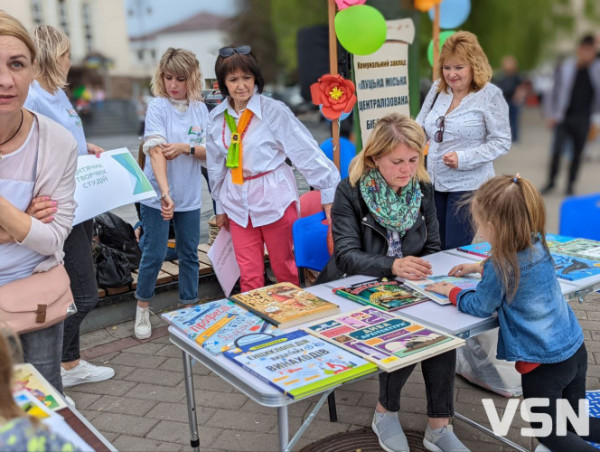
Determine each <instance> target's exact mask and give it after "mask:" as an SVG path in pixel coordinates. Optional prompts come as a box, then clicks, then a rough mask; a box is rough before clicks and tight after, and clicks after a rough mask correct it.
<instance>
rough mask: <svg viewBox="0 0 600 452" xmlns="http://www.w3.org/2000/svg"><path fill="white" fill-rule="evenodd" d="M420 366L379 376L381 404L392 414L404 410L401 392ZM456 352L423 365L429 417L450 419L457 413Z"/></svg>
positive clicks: (430, 360)
mask: <svg viewBox="0 0 600 452" xmlns="http://www.w3.org/2000/svg"><path fill="white" fill-rule="evenodd" d="M415 367H416V364H413V365H412V366H408V367H403V368H402V369H399V370H396V371H394V372H389V373H388V372H382V373H380V374H379V403H381V405H382V406H383V407H384V408H385V409H386V410H388V411H393V412H396V411H400V392H401V391H402V388H403V387H404V384H405V383H406V380H408V377H410V374H411V373H412V371H413V369H414V368H415ZM455 369H456V350H451V351H449V352H446V353H443V354H441V355H438V356H434V357H433V358H429V359H426V360H424V361H422V362H421V370H422V371H423V380H425V394H426V396H427V417H431V418H434V417H441V418H445V417H450V416H452V415H453V414H454V372H455Z"/></svg>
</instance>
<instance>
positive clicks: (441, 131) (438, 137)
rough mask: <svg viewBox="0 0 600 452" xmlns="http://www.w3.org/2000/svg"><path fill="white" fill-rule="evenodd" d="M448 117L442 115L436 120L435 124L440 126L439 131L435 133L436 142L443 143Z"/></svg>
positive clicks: (434, 139)
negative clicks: (445, 123)
mask: <svg viewBox="0 0 600 452" xmlns="http://www.w3.org/2000/svg"><path fill="white" fill-rule="evenodd" d="M445 119H446V118H445V117H444V116H440V117H439V118H437V119H436V120H435V126H436V127H437V128H438V130H437V132H435V133H434V134H433V141H435V142H436V143H441V142H442V141H444V120H445Z"/></svg>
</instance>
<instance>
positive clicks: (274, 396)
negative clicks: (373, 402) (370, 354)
mask: <svg viewBox="0 0 600 452" xmlns="http://www.w3.org/2000/svg"><path fill="white" fill-rule="evenodd" d="M425 259H427V260H428V261H430V262H431V264H432V266H433V274H435V275H439V274H447V273H448V271H449V270H450V268H452V267H453V266H454V265H458V264H460V263H465V262H477V261H479V260H481V258H478V257H477V256H473V255H470V254H467V253H463V252H460V251H456V250H451V251H442V252H439V253H435V254H432V255H429V256H426V257H425ZM367 279H372V277H369V276H364V275H355V276H350V277H348V278H344V279H340V280H337V281H332V282H329V283H326V284H321V285H318V286H313V287H310V288H308V289H307V290H308V291H309V292H312V293H313V294H315V295H317V296H319V297H321V298H323V299H326V300H328V301H332V302H334V303H336V304H338V305H339V306H340V311H341V312H348V311H351V310H354V309H357V308H358V307H360V306H361V305H359V304H358V303H355V302H353V301H351V300H348V299H346V298H343V297H341V296H339V295H335V294H334V293H333V289H334V288H337V287H341V286H347V285H349V284H354V283H358V282H361V281H365V280H367ZM561 288H562V290H563V294H565V296H566V297H577V298H579V300H580V301H582V300H583V297H584V296H585V294H586V293H589V292H591V291H593V290H597V289H598V288H600V275H599V276H595V277H589V278H585V279H582V280H580V281H574V282H571V281H569V282H563V281H562V280H561ZM400 314H401V315H403V316H406V317H409V318H411V319H413V320H415V321H420V322H424V323H427V324H429V325H431V326H433V327H435V328H438V329H440V330H442V331H444V332H446V333H448V334H451V335H454V336H458V337H461V338H463V339H466V338H468V337H472V336H475V335H477V334H479V333H482V332H484V331H487V330H490V329H493V328H495V327H497V326H498V322H497V320H496V318H495V317H494V316H491V317H488V318H479V317H474V316H471V315H469V314H465V313H462V312H459V311H458V310H457V309H456V307H454V306H453V305H444V306H442V305H438V304H437V303H435V302H433V301H429V302H425V303H420V304H417V305H415V306H411V307H409V308H405V309H402V310H401V311H400ZM169 334H170V340H171V342H172V343H173V344H174V345H175V346H177V347H178V348H179V349H181V351H182V353H183V370H184V375H185V391H186V400H187V408H188V420H189V424H190V445H191V446H192V448H193V449H194V450H195V451H197V450H199V446H200V440H199V437H198V421H197V417H196V401H195V397H194V383H193V373H192V366H193V361H194V360H195V361H197V362H199V363H201V364H203V365H204V366H206V367H208V368H209V369H210V370H211V371H212V372H214V373H215V374H217V375H219V376H220V377H221V378H223V379H224V380H225V381H227V382H228V383H230V384H231V385H232V386H234V387H235V388H237V389H238V390H240V391H241V392H242V393H244V394H245V395H247V396H248V397H249V398H250V399H252V400H253V401H255V402H256V403H258V404H260V405H263V406H266V407H272V408H276V409H277V417H278V427H279V428H278V430H279V446H280V450H282V451H289V450H291V449H292V448H293V447H294V445H295V444H296V443H297V442H298V440H299V439H300V437H301V435H302V434H303V433H304V431H306V429H307V428H308V426H309V425H310V423H311V422H312V420H313V419H314V418H315V416H316V414H317V412H318V411H319V410H320V408H321V407H322V406H323V404H324V403H325V401H326V400H327V397H328V396H329V394H331V393H332V392H333V391H334V389H335V388H329V389H326V390H324V391H323V392H321V393H319V394H317V395H318V396H319V397H320V398H319V401H318V402H317V404H316V405H315V407H314V408H313V410H312V411H311V412H310V414H309V415H308V417H307V418H306V419H305V421H304V423H303V424H302V426H301V427H300V428H299V429H298V431H297V432H296V433H295V434H294V436H293V437H292V439H291V440H290V439H289V424H288V406H289V405H291V404H292V403H295V402H296V400H292V399H290V398H289V397H287V396H285V395H284V394H282V393H281V392H279V391H277V390H276V389H275V388H273V387H271V386H270V385H268V384H266V383H264V382H263V381H262V380H260V379H259V378H257V377H255V376H254V375H252V374H250V373H249V372H246V371H244V370H243V369H241V368H240V367H239V366H237V365H236V364H234V363H232V362H231V361H229V360H228V359H226V358H224V357H223V356H220V355H219V356H215V355H212V354H211V353H209V352H207V351H205V350H204V349H202V348H201V347H199V346H198V345H197V344H196V343H195V342H194V341H193V340H191V339H189V338H188V337H187V336H186V335H185V334H184V333H182V332H181V331H179V330H178V329H177V328H175V327H173V326H171V327H169ZM370 375H372V374H370ZM370 375H367V376H370ZM367 376H363V377H361V378H366V377H367ZM357 380H359V379H355V380H352V381H351V382H354V381H357ZM351 382H346V383H344V384H347V383H351ZM302 400H303V399H302ZM455 416H456V417H457V418H458V419H461V420H463V421H464V422H467V423H468V424H469V425H472V426H473V427H476V428H478V429H480V430H482V431H484V432H485V433H487V434H490V435H491V436H494V437H495V438H497V439H498V440H500V441H502V442H503V443H504V444H507V445H509V446H511V447H513V448H515V449H516V450H520V451H525V450H526V449H523V448H522V447H521V446H519V445H518V444H515V443H513V442H512V441H510V440H507V439H506V438H501V437H498V436H496V435H494V433H493V432H492V431H491V430H489V429H487V428H485V427H484V426H482V425H480V424H477V423H476V422H474V421H472V420H471V419H469V418H467V417H465V416H463V415H461V414H460V413H456V412H455Z"/></svg>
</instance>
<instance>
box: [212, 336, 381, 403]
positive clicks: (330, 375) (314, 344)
mask: <svg viewBox="0 0 600 452" xmlns="http://www.w3.org/2000/svg"><path fill="white" fill-rule="evenodd" d="M223 356H225V357H226V358H228V359H230V360H232V361H233V362H234V363H236V364H238V365H239V366H241V367H243V368H244V369H245V370H247V371H249V372H251V373H252V374H254V375H256V376H257V377H258V378H260V379H262V380H263V381H265V382H266V383H268V384H270V385H271V386H273V387H275V388H277V389H278V390H279V391H281V392H283V393H284V394H286V395H287V396H289V397H291V398H292V399H300V398H302V397H307V396H309V395H311V394H314V393H317V392H320V391H323V390H324V389H327V388H330V387H332V386H337V385H339V384H341V383H343V382H345V381H348V380H352V379H355V378H358V377H360V376H363V375H366V374H370V373H372V372H375V371H376V370H377V366H375V365H374V364H372V363H370V362H368V361H366V360H365V359H363V358H361V357H360V356H357V355H356V354H353V353H350V352H348V351H346V350H344V349H343V348H340V347H338V346H337V345H334V344H331V343H329V342H327V341H326V340H324V339H322V338H319V337H315V336H312V335H310V334H308V333H306V332H305V331H301V330H296V331H292V332H290V333H286V334H283V335H281V336H278V337H277V338H274V339H270V340H265V341H261V342H257V343H254V344H250V345H245V346H241V347H239V348H234V349H232V350H229V351H226V352H225V353H224V354H223Z"/></svg>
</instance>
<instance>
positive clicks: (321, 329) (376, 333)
mask: <svg viewBox="0 0 600 452" xmlns="http://www.w3.org/2000/svg"><path fill="white" fill-rule="evenodd" d="M303 329H304V330H305V331H307V332H309V333H310V334H313V335H315V336H317V337H319V338H322V339H325V340H327V341H329V342H331V343H333V344H336V345H339V346H341V347H344V348H345V349H347V350H349V351H351V352H353V353H357V354H358V355H360V356H362V357H363V358H365V359H367V360H369V361H371V362H372V363H374V364H376V365H377V366H378V367H379V368H380V369H381V370H384V371H386V372H392V371H394V370H398V369H400V368H402V367H406V366H409V365H411V364H414V363H416V362H419V361H422V360H423V359H426V358H429V357H432V356H436V355H439V354H441V353H444V352H446V351H448V350H452V349H455V348H458V347H460V346H462V345H464V342H465V341H464V340H462V339H458V338H455V337H453V336H448V335H446V334H444V333H441V332H440V331H437V330H435V329H433V328H431V327H429V326H425V325H423V324H419V323H416V322H414V321H412V320H408V319H406V318H404V317H401V316H400V315H398V314H397V313H392V312H383V311H381V310H379V309H376V308H373V307H370V306H369V307H363V308H361V309H357V310H355V311H351V312H347V313H345V314H340V315H337V316H335V317H332V318H330V319H327V320H325V321H323V322H319V323H315V324H312V325H308V326H306V327H304V328H303Z"/></svg>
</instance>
